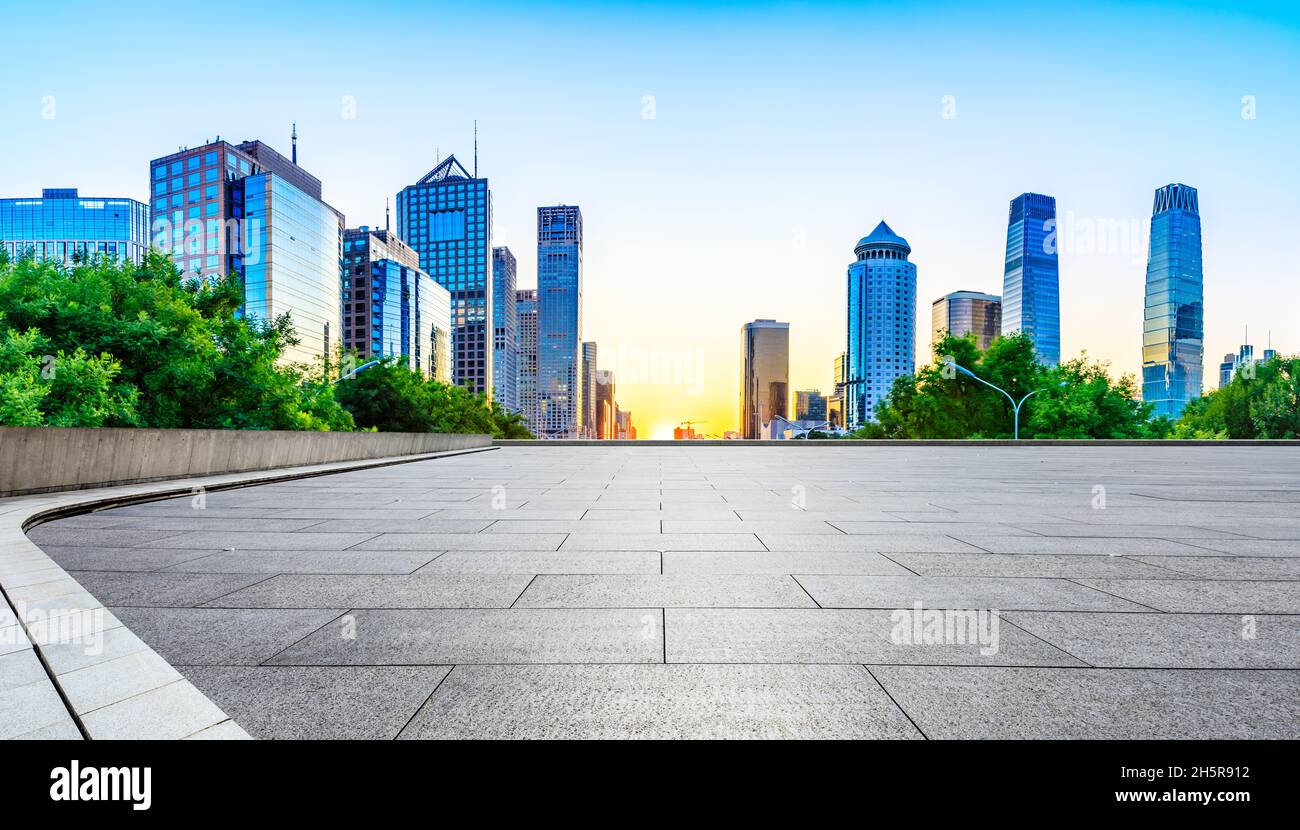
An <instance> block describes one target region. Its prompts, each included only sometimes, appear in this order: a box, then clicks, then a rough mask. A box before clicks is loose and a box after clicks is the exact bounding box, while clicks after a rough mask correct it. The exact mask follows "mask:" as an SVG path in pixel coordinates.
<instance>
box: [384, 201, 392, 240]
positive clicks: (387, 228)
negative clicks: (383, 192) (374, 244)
mask: <svg viewBox="0 0 1300 830" xmlns="http://www.w3.org/2000/svg"><path fill="white" fill-rule="evenodd" d="M392 230H393V226H392V224H391V220H390V219H389V213H388V197H387V196H385V197H384V231H385V232H388V233H391V232H392Z"/></svg>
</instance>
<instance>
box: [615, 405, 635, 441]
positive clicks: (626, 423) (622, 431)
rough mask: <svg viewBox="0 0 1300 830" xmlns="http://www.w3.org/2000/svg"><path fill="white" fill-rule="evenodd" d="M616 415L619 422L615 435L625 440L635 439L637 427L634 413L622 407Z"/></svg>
mask: <svg viewBox="0 0 1300 830" xmlns="http://www.w3.org/2000/svg"><path fill="white" fill-rule="evenodd" d="M614 417H615V423H616V424H617V426H616V428H615V434H614V437H615V438H618V439H620V440H623V441H635V440H636V427H635V426H634V425H633V424H632V413H631V412H627V411H625V410H622V409H620V410H618V411H617V412H615V414H614Z"/></svg>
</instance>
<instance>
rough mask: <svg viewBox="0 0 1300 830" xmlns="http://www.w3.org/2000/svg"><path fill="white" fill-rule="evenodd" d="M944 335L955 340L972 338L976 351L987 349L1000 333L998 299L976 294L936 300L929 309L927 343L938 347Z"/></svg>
mask: <svg viewBox="0 0 1300 830" xmlns="http://www.w3.org/2000/svg"><path fill="white" fill-rule="evenodd" d="M944 332H947V333H949V334H955V335H956V336H958V337H965V336H966V335H968V334H973V335H975V342H976V343H978V344H979V347H980V349H987V348H988V347H989V344H990V343H992V342H993V338H995V337H997V336H998V335H999V334H1001V333H1002V298H1001V297H999V296H997V295H995V294H981V293H980V292H978V291H954V292H952V293H951V294H947V295H944V296H942V297H940V298H939V299H937V300H935V301H934V303H933V305H931V306H930V343H931V344H932V345H933V344H936V343H938V342H939V338H941V337H943V334H944Z"/></svg>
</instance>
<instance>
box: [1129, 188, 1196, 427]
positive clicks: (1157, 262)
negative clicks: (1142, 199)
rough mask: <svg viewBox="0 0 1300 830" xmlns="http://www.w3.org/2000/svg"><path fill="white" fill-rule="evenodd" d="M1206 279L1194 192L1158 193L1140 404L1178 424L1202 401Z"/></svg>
mask: <svg viewBox="0 0 1300 830" xmlns="http://www.w3.org/2000/svg"><path fill="white" fill-rule="evenodd" d="M1203 284H1204V278H1203V275H1202V272H1201V214H1200V207H1199V205H1198V202H1197V194H1196V188H1194V187H1188V186H1187V185H1185V184H1168V185H1165V186H1164V187H1162V188H1160V189H1159V190H1157V191H1156V197H1155V205H1154V207H1153V209H1152V213H1151V248H1150V252H1149V254H1148V257H1147V284H1146V314H1145V316H1144V320H1143V323H1142V400H1143V401H1145V402H1147V403H1149V404H1152V405H1153V406H1154V408H1153V410H1152V415H1154V416H1156V417H1159V416H1161V415H1164V416H1167V417H1169V418H1178V417H1179V416H1181V415H1182V414H1183V407H1185V406H1187V403H1188V401H1191V400H1193V399H1194V398H1198V397H1200V395H1201V381H1202V373H1203V371H1204V367H1203V365H1202V364H1203V362H1204V319H1205V317H1204V315H1205V310H1204V306H1203V303H1204V296H1203V292H1204V286H1203Z"/></svg>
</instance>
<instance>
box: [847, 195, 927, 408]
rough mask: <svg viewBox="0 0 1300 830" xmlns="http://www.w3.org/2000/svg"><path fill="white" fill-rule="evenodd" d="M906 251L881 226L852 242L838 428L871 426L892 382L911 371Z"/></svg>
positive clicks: (912, 297) (912, 311) (912, 301)
mask: <svg viewBox="0 0 1300 830" xmlns="http://www.w3.org/2000/svg"><path fill="white" fill-rule="evenodd" d="M911 252H912V246H910V245H908V244H907V240H906V239H904V238H903V237H901V236H899V235H898V234H896V233H894V231H893V230H892V229H890V227H889V225H887V224H885V223H884V222H883V221H882V222H881V223H880V224H879V225H877V226H876V229H875V230H874V231H872V232H871V234H870V235H869V236H865V237H863V238H862V239H860V240H858V244H857V245H856V246H854V248H853V253H854V254H855V255H856V256H857V261H856V262H853V263H852V264H850V265H849V269H848V326H847V328H848V337H847V339H846V343H845V348H844V355H845V357H844V363H845V365H844V424H845V428H846V429H856V428H858V427H860V426H862V425H863V424H865V423H867V422H869V421H873V420H875V417H876V404H877V403H879V402H880V400H881V399H882V398H884V397H885V396H886V395H888V394H889V390H890V388H891V387H892V386H893V384H894V379H895V378H897V377H900V376H902V375H910V374H912V373H913V372H914V371H915V370H916V266H915V265H914V264H912V263H911V262H909V261H908V255H909V254H910V253H911Z"/></svg>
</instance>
